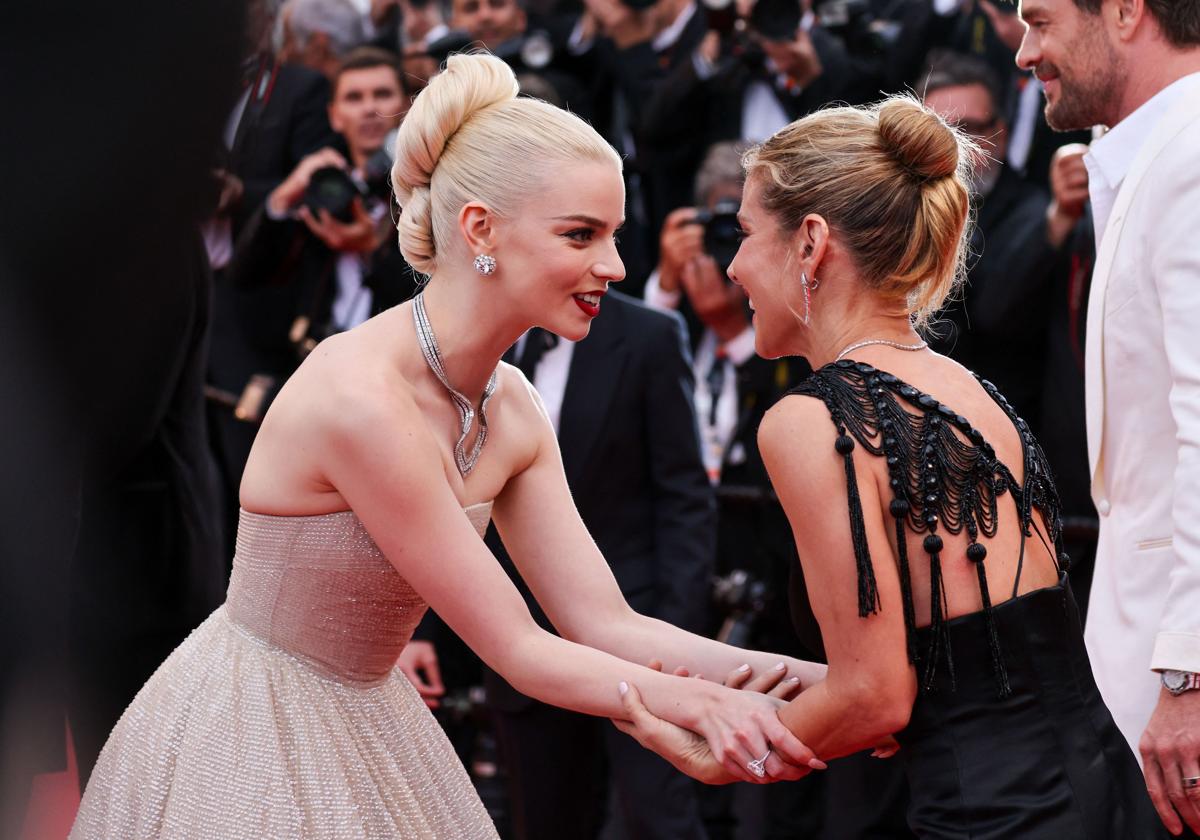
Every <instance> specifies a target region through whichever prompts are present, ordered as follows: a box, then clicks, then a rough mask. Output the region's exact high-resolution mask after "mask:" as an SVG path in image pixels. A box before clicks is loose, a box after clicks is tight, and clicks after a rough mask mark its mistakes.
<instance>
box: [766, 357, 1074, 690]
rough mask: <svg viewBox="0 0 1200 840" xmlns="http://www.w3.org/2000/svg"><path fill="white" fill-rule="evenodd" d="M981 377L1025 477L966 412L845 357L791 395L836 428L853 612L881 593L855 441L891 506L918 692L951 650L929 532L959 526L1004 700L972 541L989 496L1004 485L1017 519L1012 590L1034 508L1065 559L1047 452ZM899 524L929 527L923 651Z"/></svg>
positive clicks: (988, 521)
mask: <svg viewBox="0 0 1200 840" xmlns="http://www.w3.org/2000/svg"><path fill="white" fill-rule="evenodd" d="M981 381H982V380H981ZM982 384H983V387H984V388H985V390H987V392H988V394H990V395H991V396H992V397H993V399H995V400H996V402H997V403H998V404H999V405H1000V406H1001V408H1002V409H1003V410H1004V411H1005V413H1006V414H1007V415H1008V417H1009V418H1010V419H1011V420H1012V422H1013V424H1014V425H1015V426H1016V427H1017V430H1018V431H1019V432H1020V434H1021V442H1022V460H1023V466H1024V483H1023V484H1022V483H1019V482H1018V481H1017V480H1016V478H1015V477H1014V476H1013V474H1012V472H1011V471H1010V470H1009V469H1008V467H1007V466H1005V465H1004V464H1003V463H1002V462H1001V461H1000V460H999V459H997V457H996V452H995V449H994V448H993V447H992V446H991V445H990V444H989V443H988V442H987V441H986V440H985V439H984V437H983V435H982V434H981V433H980V432H979V431H978V430H977V429H975V428H974V427H973V426H972V425H971V424H970V422H969V421H968V420H967V419H966V418H965V417H963V416H962V415H961V414H958V413H956V412H955V411H954V410H953V409H951V408H950V407H949V406H946V405H943V404H941V403H939V402H938V400H937V399H935V398H934V397H932V396H930V395H929V394H923V393H921V392H920V391H918V390H917V389H916V388H914V387H912V386H911V385H908V384H906V383H904V382H902V381H901V380H900V379H898V378H897V377H896V376H894V375H892V374H890V373H887V372H885V371H880V370H877V369H875V368H873V367H872V366H870V365H866V364H861V363H857V362H854V361H852V360H849V359H846V360H842V361H840V362H835V363H833V364H831V365H827V366H825V367H824V368H821V369H820V370H818V371H816V372H814V374H813V375H812V376H811V377H809V378H808V379H807V380H805V381H804V382H803V383H801V384H800V385H799V386H797V387H796V388H794V389H793V390H792V391H790V392H789V393H794V394H802V395H806V396H812V397H817V398H819V399H821V400H822V401H823V402H824V403H825V405H826V407H827V408H828V409H829V413H830V418H831V419H832V420H833V422H834V425H835V427H836V428H837V433H838V434H837V439H836V441H835V442H834V448H835V450H836V452H837V454H838V455H840V456H841V457H842V459H843V463H844V465H845V470H846V488H847V496H848V499H849V518H850V534H851V540H852V542H853V545H854V556H855V565H856V567H857V573H858V612H859V615H860V616H862V617H864V618H865V617H866V616H868V615H871V614H872V613H875V612H878V610H879V607H880V596H879V589H878V585H877V582H876V578H875V571H874V566H873V564H872V561H871V556H870V550H869V546H868V545H867V538H866V528H865V524H864V520H863V511H862V501H861V499H860V497H859V493H858V480H857V476H856V473H855V470H854V461H853V452H854V449H855V447H856V446H862V447H863V449H864V450H866V451H867V452H869V453H870V454H872V455H875V456H879V457H883V458H885V459H886V462H887V467H888V475H889V484H890V487H891V490H892V496H893V498H892V500H891V503H890V505H889V511H890V513H891V515H892V517H893V520H894V521H895V528H896V544H897V565H898V567H899V568H898V572H899V576H900V590H901V598H902V601H903V604H902V608H903V611H904V626H905V631H906V635H907V649H908V659H909V661H910V662H911V663H913V664H918V663H919V662H920V660H922V659H923V660H924V661H923V662H920V664H922V665H923V666H924V670H923V675H922V681H921V682H922V687H923V690H926V691H928V690H931V689H932V688H933V686H934V684H935V679H936V675H937V669H938V666H939V663H941V662H942V661H943V660H944V662H945V665H946V669H947V673H948V677H949V682H950V685H951V687H952V688H953V686H954V657H953V654H952V651H951V649H950V635H949V629H948V627H947V625H946V613H947V603H948V602H947V598H946V589H945V581H944V576H943V570H942V563H943V558H942V552H943V548H944V542H943V540H942V537H941V535H939V534H938V533H937V531H938V529H939V527H941V528H944V529H945V531H946V532H947V533H949V534H960V533H962V532H963V531H964V530H965V531H966V532H967V535H968V537H969V539H970V543H969V545H968V546H967V551H966V558H965V559H967V560H968V561H969V562H971V563H972V565H974V566H975V568H976V572H977V575H978V579H979V592H980V598H981V601H982V604H983V613H984V621H985V624H986V627H987V633H988V647H989V650H990V651H991V657H992V665H993V670H994V671H995V674H996V683H997V689H998V692H999V694H1000V696H1001V697H1004V696H1007V695H1008V694H1010V693H1011V687H1010V685H1009V681H1008V672H1007V669H1006V667H1005V664H1004V656H1003V651H1002V650H1001V644H1000V638H999V633H998V631H997V628H996V621H995V616H994V611H993V604H992V600H991V593H990V592H989V589H988V582H987V570H986V568H985V563H984V561H985V559H986V558H987V548H986V546H984V545H983V544H982V543H981V542H980V537H984V538H989V539H990V538H992V537H994V536H995V535H996V529H997V522H998V515H997V504H998V503H997V499H998V498H999V497H1000V496H1002V495H1004V494H1005V493H1007V492H1009V491H1012V492H1013V499H1014V503H1015V505H1016V507H1017V513H1018V516H1019V521H1020V527H1021V533H1022V538H1021V539H1022V542H1021V557H1020V558H1019V559H1018V565H1017V568H1018V571H1017V575H1018V579H1017V582H1016V583H1014V593H1013V594H1014V597H1015V595H1016V586H1017V585H1018V584H1019V575H1020V569H1021V565H1022V563H1023V560H1024V541H1025V538H1026V537H1027V536H1030V535H1032V529H1034V528H1035V527H1036V525H1035V523H1034V522H1033V512H1034V511H1035V510H1037V511H1040V512H1041V513H1042V515H1043V516H1044V517H1045V520H1046V522H1047V523H1049V524H1048V527H1049V531H1050V533H1049V536H1050V540H1051V541H1053V543H1054V544H1055V549H1054V550H1053V554H1054V556H1055V562H1056V563H1057V564H1058V565H1059V568H1060V569H1062V568H1063V567H1064V566H1065V564H1066V562H1067V558H1066V555H1065V554H1064V553H1063V552H1062V549H1061V531H1062V527H1061V519H1060V515H1059V501H1058V494H1057V491H1056V490H1055V488H1054V483H1053V480H1052V479H1051V477H1050V470H1049V467H1048V465H1047V463H1046V459H1045V455H1044V454H1043V453H1042V451H1041V448H1040V447H1038V446H1037V443H1036V441H1035V440H1034V439H1033V435H1032V434H1031V433H1030V432H1029V429H1028V426H1027V424H1026V423H1025V421H1024V420H1021V419H1020V418H1019V417H1017V415H1016V413H1015V412H1014V411H1013V409H1012V406H1010V405H1009V404H1008V402H1007V401H1006V400H1005V399H1004V397H1003V396H1001V395H1000V394H999V393H998V392H997V391H996V389H995V386H993V385H992V384H991V383H990V382H986V381H982ZM904 405H907V406H909V407H911V408H912V409H915V411H913V410H910V409H909V408H905V407H904ZM906 525H907V526H908V528H909V529H911V530H912V531H913V532H914V533H918V534H919V533H925V534H927V536H926V537H925V539H924V541H923V543H922V547H923V548H924V550H925V553H926V554H927V555H928V556H929V580H930V605H931V607H930V625H929V629H930V642H929V646H928V648H927V649H926V650H925V651H924V652H921V651H918V650H917V645H916V610H915V607H914V603H913V593H912V576H911V568H910V561H909V557H908V547H907V540H906V539H905V526H906ZM1039 536H1040V531H1039Z"/></svg>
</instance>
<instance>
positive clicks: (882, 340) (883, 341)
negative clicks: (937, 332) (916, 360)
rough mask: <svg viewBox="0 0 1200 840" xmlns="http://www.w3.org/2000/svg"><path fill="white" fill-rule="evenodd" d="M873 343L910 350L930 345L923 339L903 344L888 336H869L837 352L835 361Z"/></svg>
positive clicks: (922, 348)
mask: <svg viewBox="0 0 1200 840" xmlns="http://www.w3.org/2000/svg"><path fill="white" fill-rule="evenodd" d="M872 344H882V345H885V346H887V347H895V348H896V349H897V350H908V351H909V352H912V351H916V350H924V349H925V348H926V347H928V346H929V342H927V341H921V342H920V343H918V344H901V343H900V342H898V341H888V340H887V339H886V338H868V339H867V340H866V341H860V342H858V343H857V344H851V345H850V346H849V347H847V348H845V349H844V350H842V352H841V353H838V354H837V358H835V359H834V361H835V362H839V361H841V359H842V357H843V356H845V355H846V354H847V353H849V352H850V351H851V350H857V349H859V348H860V347H868V346H870V345H872Z"/></svg>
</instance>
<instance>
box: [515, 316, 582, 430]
mask: <svg viewBox="0 0 1200 840" xmlns="http://www.w3.org/2000/svg"><path fill="white" fill-rule="evenodd" d="M528 339H529V333H525V334H524V335H522V336H521V337H520V338H519V339H517V346H516V350H515V351H514V352H515V355H514V357H513V358H516V359H519V358H521V353H522V352H524V350H525V342H526V341H527V340H528ZM574 355H575V342H574V341H568V340H567V339H565V338H561V337H560V338H559V339H558V344H556V345H554V346H553V347H551V348H550V349H548V350H547V351H546V352H545V353H543V354H542V357H541V358H540V359H538V365H537V368H536V369H535V370H534V372H533V387H534V388H535V389H537V392H538V395H539V396H541V398H542V403H543V404H544V405H545V406H546V414H548V415H549V416H550V422H551V424H553V426H554V434H556V435H557V434H558V424H559V421H560V419H561V418H562V404H563V396H564V395H565V394H566V393H567V377H568V376H569V375H570V373H571V359H572V357H573V356H574Z"/></svg>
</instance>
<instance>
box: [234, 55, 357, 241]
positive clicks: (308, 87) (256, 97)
mask: <svg viewBox="0 0 1200 840" xmlns="http://www.w3.org/2000/svg"><path fill="white" fill-rule="evenodd" d="M252 84H254V86H255V87H254V89H253V90H251V92H250V97H249V99H248V100H247V101H246V108H245V110H244V111H243V112H242V118H241V120H239V121H238V127H237V131H236V133H235V134H234V138H233V146H232V148H230V149H229V156H228V160H227V163H226V168H228V169H229V170H230V171H231V172H233V173H234V174H235V175H237V176H238V177H239V178H241V179H242V184H243V186H244V187H245V193H244V194H243V196H242V200H241V203H240V204H239V205H238V207H237V209H236V210H235V212H234V214H233V223H234V225H233V229H234V236H235V237H236V236H237V234H238V232H239V231H240V230H241V227H242V225H243V224H245V222H246V221H247V220H248V219H249V218H250V217H251V216H252V215H254V213H255V212H256V211H257V210H258V209H259V208H260V207H261V206H262V205H263V202H264V201H266V198H267V196H268V195H269V194H270V192H271V190H273V189H275V187H277V186H278V185H279V183H280V182H281V181H282V180H283V179H284V178H286V177H287V175H288V173H290V172H291V171H292V170H293V169H295V168H296V164H298V163H300V161H301V159H302V158H304V156H305V155H308V154H311V153H312V152H315V151H316V150H317V149H320V148H323V147H325V146H334V145H336V144H337V143H338V142H339V140H338V136H337V135H336V134H334V132H333V130H332V129H331V128H330V127H329V117H328V115H327V113H326V105H327V104H328V103H329V96H330V91H329V81H328V80H327V79H326V78H325V77H324V76H323V75H321V74H320V73H318V72H316V71H315V70H310V69H309V68H307V67H300V66H298V65H294V64H274V63H273V62H272V63H271V64H269V65H268V66H267V67H265V68H264V71H263V73H262V75H261V76H260V77H259V78H258V79H256V81H255V82H254V83H252ZM260 89H261V90H262V93H261V95H260V94H259V91H260Z"/></svg>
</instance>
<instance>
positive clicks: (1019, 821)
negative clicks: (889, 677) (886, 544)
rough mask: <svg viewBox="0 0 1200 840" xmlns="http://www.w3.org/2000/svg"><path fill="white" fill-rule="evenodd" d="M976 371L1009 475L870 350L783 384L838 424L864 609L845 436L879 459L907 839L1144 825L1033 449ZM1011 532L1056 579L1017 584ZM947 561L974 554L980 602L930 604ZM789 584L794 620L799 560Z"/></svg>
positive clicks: (871, 576) (867, 606) (859, 520)
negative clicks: (1006, 559)
mask: <svg viewBox="0 0 1200 840" xmlns="http://www.w3.org/2000/svg"><path fill="white" fill-rule="evenodd" d="M982 385H983V387H984V389H985V390H986V391H987V393H988V394H989V395H990V396H991V397H992V398H993V399H994V400H995V401H996V403H997V404H998V405H999V406H1000V407H1001V408H1002V409H1003V410H1004V412H1005V413H1006V414H1007V415H1008V417H1009V418H1010V419H1011V420H1012V422H1013V424H1014V425H1015V426H1016V427H1017V430H1018V432H1019V433H1020V436H1021V445H1022V453H1023V467H1024V469H1023V470H1022V476H1023V479H1024V483H1021V482H1018V481H1017V479H1016V477H1015V476H1014V475H1013V472H1012V471H1011V470H1010V469H1009V468H1008V467H1007V466H1005V464H1003V463H1002V462H1001V461H1000V460H999V459H997V457H996V453H995V450H994V449H993V448H992V446H991V445H990V444H989V443H988V442H987V441H986V440H984V438H983V435H982V434H980V432H979V431H978V430H977V429H975V428H974V427H972V426H971V424H970V423H969V422H968V421H967V419H966V418H965V417H963V416H962V415H961V414H958V413H957V412H955V411H954V410H953V409H951V408H950V407H948V406H946V405H942V404H941V403H939V402H938V401H937V400H936V399H934V398H933V397H932V396H930V395H928V394H923V393H921V392H920V391H918V390H917V389H916V388H914V387H912V386H911V385H908V384H906V383H904V382H902V381H901V380H900V379H898V378H897V377H895V376H893V375H892V374H890V373H886V372H884V371H881V370H877V369H876V368H873V367H871V366H870V365H866V364H861V363H857V362H853V361H850V360H845V361H840V362H836V363H834V364H831V365H827V366H825V367H823V368H821V369H820V370H818V371H816V372H815V373H814V374H813V375H812V376H811V377H809V378H808V379H807V380H805V381H804V382H803V383H802V384H801V385H799V386H798V387H797V388H795V389H794V390H793V391H792V392H791V393H794V394H803V395H807V396H812V397H817V398H819V399H820V400H822V401H823V402H824V403H825V405H826V407H827V408H828V409H829V414H830V417H831V419H832V420H833V423H834V425H835V427H836V428H837V434H838V437H837V439H836V442H835V449H836V452H837V455H838V456H840V457H842V458H843V460H844V462H845V466H846V482H847V491H848V497H849V516H850V528H851V536H852V539H853V542H854V555H855V562H856V565H857V569H858V610H859V615H861V616H863V617H866V616H868V615H870V614H871V613H874V612H876V611H877V610H878V609H879V607H880V601H879V593H878V591H877V589H876V584H875V572H874V567H873V566H872V561H871V556H870V553H869V550H868V546H867V540H866V533H865V530H864V527H863V513H862V506H861V502H860V501H859V496H858V484H857V477H856V475H855V470H854V464H853V451H854V449H855V448H856V447H859V446H861V447H862V448H863V449H865V450H866V451H867V452H870V453H871V454H872V455H876V456H878V457H880V458H885V459H886V460H887V465H888V472H889V475H890V483H891V491H892V498H891V500H890V502H889V512H890V513H891V517H892V520H893V522H894V527H895V529H896V542H897V545H898V546H899V550H898V557H897V564H898V567H899V568H898V571H899V576H900V584H901V599H902V601H903V604H902V609H903V611H904V623H905V627H906V630H907V637H908V657H909V661H910V662H912V663H913V665H914V666H915V667H916V668H917V676H918V680H919V684H920V690H919V692H918V695H917V699H916V702H915V703H914V705H913V711H912V717H911V720H910V722H909V725H908V726H907V727H906V728H905V729H904V730H903V731H902V732H899V733H897V734H896V739H897V740H898V741H899V742H900V744H901V747H902V750H901V752H900V756H902V759H901V760H902V761H903V762H904V764H905V768H906V771H907V774H908V777H909V785H910V788H911V796H912V799H911V805H910V808H909V824H910V825H911V827H912V829H913V830H914V831H915V832H916V833H917V834H918V835H919V836H920V837H922V838H947V840H949V838H954V839H955V840H960V839H961V840H966V839H967V838H971V840H983V838H988V839H989V840H990V839H991V838H995V840H1000V839H1001V838H1004V839H1005V840H1017V838H1020V840H1034V839H1036V838H1046V839H1047V840H1068V839H1069V838H1070V839H1072V840H1073V838H1087V839H1088V840H1093V838H1097V839H1098V838H1113V840H1116V838H1121V840H1130V839H1131V838H1137V839H1139V840H1140V838H1151V837H1159V836H1161V834H1160V833H1161V832H1162V827H1161V824H1160V823H1159V821H1158V818H1157V816H1156V814H1155V813H1154V809H1153V806H1152V805H1151V803H1150V799H1149V797H1148V795H1147V794H1146V790H1145V784H1144V782H1143V779H1142V774H1141V771H1140V769H1139V768H1138V765H1137V762H1136V760H1135V759H1134V756H1133V753H1132V752H1131V751H1130V749H1129V746H1128V744H1127V743H1126V741H1125V739H1124V738H1123V737H1122V736H1121V733H1120V732H1119V731H1118V730H1117V728H1116V726H1115V724H1114V723H1113V720H1112V716H1111V715H1110V714H1109V711H1108V709H1107V708H1106V707H1105V705H1104V702H1103V701H1102V700H1101V698H1100V694H1099V692H1098V691H1097V689H1096V684H1095V681H1094V679H1093V678H1092V670H1091V666H1090V664H1089V662H1088V657H1087V652H1086V650H1085V649H1084V644H1083V631H1082V628H1081V626H1080V620H1079V613H1078V610H1077V608H1076V606H1075V600H1074V598H1073V597H1072V595H1071V590H1070V586H1069V584H1068V582H1067V576H1066V568H1067V565H1068V560H1067V557H1066V555H1065V554H1063V553H1062V549H1061V541H1060V538H1059V537H1060V529H1061V522H1060V517H1059V506H1058V494H1057V492H1056V491H1055V489H1054V481H1053V478H1052V476H1051V473H1050V469H1049V466H1048V465H1047V463H1046V458H1045V455H1043V453H1042V450H1041V447H1039V446H1038V444H1037V442H1036V440H1035V439H1034V437H1033V435H1032V434H1031V433H1030V431H1029V428H1028V426H1027V425H1026V423H1025V421H1024V420H1022V419H1020V418H1019V417H1018V416H1017V415H1016V413H1015V412H1014V411H1013V409H1012V406H1010V405H1009V404H1008V401H1007V400H1005V399H1004V397H1003V396H1001V395H1000V394H999V393H998V392H997V391H996V389H995V387H994V386H993V385H992V384H991V383H989V382H986V381H985V382H983V383H982ZM1006 495H1007V496H1008V497H1009V498H1010V499H1011V500H1012V501H1011V502H1009V503H1010V504H1015V505H1016V510H1017V514H1018V518H1019V521H1020V523H1021V527H1022V537H1021V557H1020V559H1019V560H1018V563H1017V572H1016V580H1014V582H1013V587H1012V591H1011V593H1009V592H1007V591H1006V592H1004V593H1000V597H999V598H997V597H996V595H997V593H992V592H989V590H988V583H987V576H986V574H985V571H984V568H985V563H986V558H987V549H986V547H985V546H984V544H983V543H981V542H980V541H979V540H980V538H983V537H993V536H995V534H996V529H997V519H998V517H997V510H998V506H999V505H1000V504H1002V503H1004V496H1006ZM1036 514H1040V516H1036ZM1039 520H1041V521H1039ZM1043 523H1044V526H1045V527H1044V528H1043ZM905 529H909V530H912V531H913V532H915V533H917V534H925V538H924V541H923V551H922V552H920V554H921V556H920V557H909V556H908V550H907V547H906V540H905ZM964 531H965V532H966V533H967V536H968V540H969V543H968V547H967V550H966V552H965V556H951V555H948V554H943V548H944V545H943V541H942V537H941V536H940V533H942V532H945V533H950V534H955V535H957V534H961V533H963V532H964ZM1026 539H1043V540H1045V541H1046V543H1047V545H1048V546H1050V547H1052V549H1053V550H1052V553H1053V554H1054V555H1055V557H1056V563H1057V565H1058V570H1059V582H1058V583H1057V584H1056V585H1054V586H1050V587H1046V588H1044V589H1038V590H1035V591H1033V592H1028V593H1026V594H1024V595H1020V596H1018V595H1017V592H1018V589H1019V582H1020V575H1021V564H1022V562H1023V560H1024V548H1025V540H1026ZM915 563H928V564H929V578H930V587H931V592H930V595H931V604H932V608H931V615H930V616H929V622H928V624H926V626H923V627H920V628H918V627H917V617H916V615H915V610H914V607H913V597H912V580H911V575H910V564H915ZM946 563H973V564H975V566H976V568H977V569H978V576H979V588H980V595H981V596H982V603H983V609H982V610H980V611H979V612H976V613H972V614H969V615H963V616H959V617H957V618H953V619H946V618H945V612H946V593H945V586H944V583H943V581H942V566H943V564H946ZM792 595H793V613H794V614H797V621H798V623H799V622H802V621H803V618H804V616H805V610H806V608H807V604H806V603H805V604H803V605H801V604H798V603H796V601H797V599H799V598H804V597H805V593H804V588H803V580H802V578H800V577H799V572H798V571H797V573H796V576H795V583H794V586H793V593H792ZM923 623H924V622H923Z"/></svg>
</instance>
